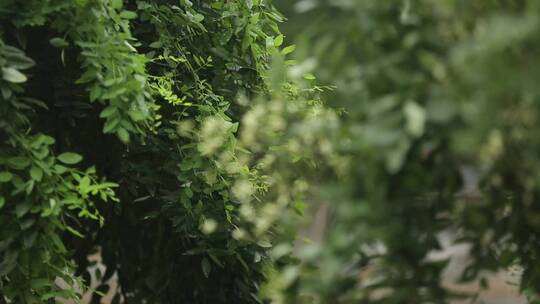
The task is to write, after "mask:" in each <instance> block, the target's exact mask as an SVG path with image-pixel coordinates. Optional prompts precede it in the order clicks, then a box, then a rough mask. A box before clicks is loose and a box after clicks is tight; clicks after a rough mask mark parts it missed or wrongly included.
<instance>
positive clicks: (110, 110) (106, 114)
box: [99, 106, 117, 118]
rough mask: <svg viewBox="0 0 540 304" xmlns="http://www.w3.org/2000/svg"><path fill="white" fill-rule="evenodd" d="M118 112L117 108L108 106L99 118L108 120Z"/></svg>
mask: <svg viewBox="0 0 540 304" xmlns="http://www.w3.org/2000/svg"><path fill="white" fill-rule="evenodd" d="M116 112H117V108H116V107H115V106H108V107H106V108H105V109H103V111H101V113H99V117H101V118H106V117H109V116H111V115H113V114H114V113H116Z"/></svg>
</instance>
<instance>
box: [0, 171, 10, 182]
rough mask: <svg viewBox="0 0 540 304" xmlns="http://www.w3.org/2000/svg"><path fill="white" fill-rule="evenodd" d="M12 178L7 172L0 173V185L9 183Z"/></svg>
mask: <svg viewBox="0 0 540 304" xmlns="http://www.w3.org/2000/svg"><path fill="white" fill-rule="evenodd" d="M12 178H13V174H11V173H10V172H7V171H2V172H0V183H6V182H9V181H10V180H11V179H12Z"/></svg>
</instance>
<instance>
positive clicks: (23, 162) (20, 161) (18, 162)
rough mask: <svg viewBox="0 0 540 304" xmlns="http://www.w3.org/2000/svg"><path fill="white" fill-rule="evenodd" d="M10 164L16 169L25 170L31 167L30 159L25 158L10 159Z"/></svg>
mask: <svg viewBox="0 0 540 304" xmlns="http://www.w3.org/2000/svg"><path fill="white" fill-rule="evenodd" d="M8 164H10V165H11V166H12V167H13V168H15V169H19V170H21V169H24V168H26V167H28V166H29V165H30V159H28V158H26V157H24V156H16V157H11V158H9V159H8Z"/></svg>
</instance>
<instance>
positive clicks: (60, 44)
mask: <svg viewBox="0 0 540 304" xmlns="http://www.w3.org/2000/svg"><path fill="white" fill-rule="evenodd" d="M49 43H50V44H51V45H52V46H54V47H57V48H65V47H67V46H69V43H68V42H67V41H66V40H65V39H63V38H60V37H55V38H52V39H51V40H49Z"/></svg>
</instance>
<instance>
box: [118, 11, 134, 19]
mask: <svg viewBox="0 0 540 304" xmlns="http://www.w3.org/2000/svg"><path fill="white" fill-rule="evenodd" d="M120 18H123V19H135V18H137V14H136V13H135V12H132V11H122V12H121V13H120Z"/></svg>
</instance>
